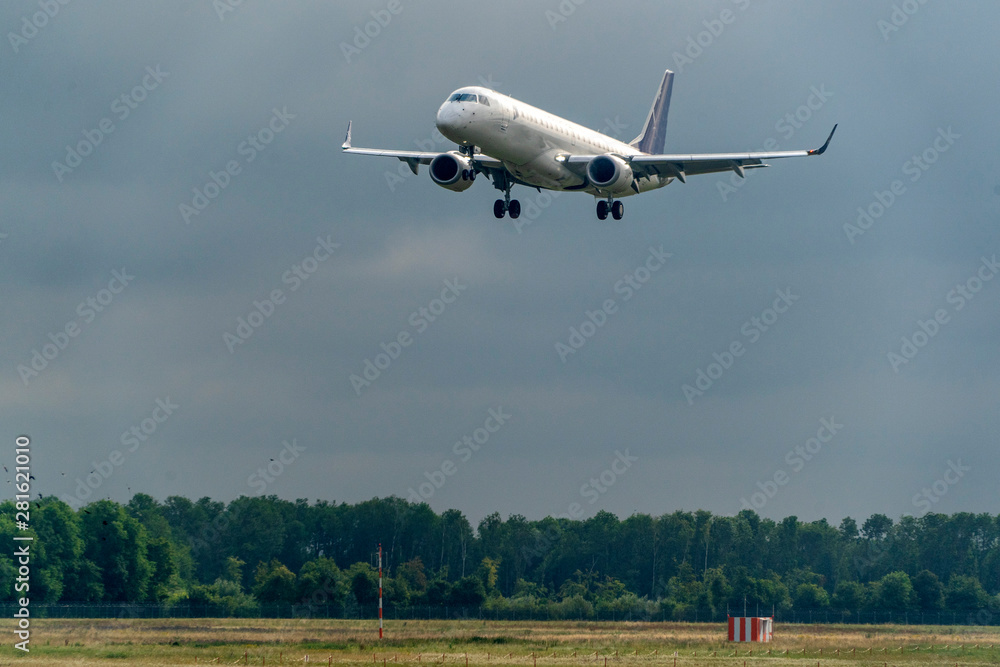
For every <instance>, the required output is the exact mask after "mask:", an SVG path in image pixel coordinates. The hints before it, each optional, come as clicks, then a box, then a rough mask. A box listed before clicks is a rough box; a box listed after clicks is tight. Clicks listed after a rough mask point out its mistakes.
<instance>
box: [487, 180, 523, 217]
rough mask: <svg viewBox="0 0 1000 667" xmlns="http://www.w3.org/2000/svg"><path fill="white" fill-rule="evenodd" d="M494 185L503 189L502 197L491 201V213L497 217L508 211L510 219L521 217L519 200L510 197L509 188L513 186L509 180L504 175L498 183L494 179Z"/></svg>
mask: <svg viewBox="0 0 1000 667" xmlns="http://www.w3.org/2000/svg"><path fill="white" fill-rule="evenodd" d="M494 185H495V186H496V188H497V190H503V199H498V200H496V201H495V202H493V215H494V216H495V217H496V218H497V219H500V218H502V217H503V216H504V214H505V213H510V217H511V219H514V220H516V219H517V218H519V217H521V202H519V201H517V200H516V199H511V198H510V189H511V188H512V187H514V184H513V183H512V182H511V180H510V179H509V178H506V177H504V179H503V181H501V182H500V183H499V184H498V183H497V182H496V181H494Z"/></svg>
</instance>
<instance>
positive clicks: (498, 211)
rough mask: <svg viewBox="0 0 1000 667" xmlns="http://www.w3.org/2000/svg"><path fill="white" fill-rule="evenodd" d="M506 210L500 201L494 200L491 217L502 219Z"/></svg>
mask: <svg viewBox="0 0 1000 667" xmlns="http://www.w3.org/2000/svg"><path fill="white" fill-rule="evenodd" d="M506 208H507V207H506V206H505V205H504V203H503V200H502V199H498V200H496V201H495V202H493V215H494V216H496V218H497V219H499V218H502V217H503V215H504V213H506V212H507V211H506ZM511 217H514V216H511Z"/></svg>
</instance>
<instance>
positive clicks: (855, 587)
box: [833, 581, 865, 611]
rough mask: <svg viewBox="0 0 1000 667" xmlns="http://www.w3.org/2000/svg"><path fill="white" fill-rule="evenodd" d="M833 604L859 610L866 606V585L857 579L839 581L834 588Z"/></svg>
mask: <svg viewBox="0 0 1000 667" xmlns="http://www.w3.org/2000/svg"><path fill="white" fill-rule="evenodd" d="M833 606H834V607H836V608H837V609H846V610H849V611H857V610H859V609H861V608H862V607H864V606H865V587H864V584H861V583H858V582H857V581H839V582H837V585H836V587H835V588H834V589H833Z"/></svg>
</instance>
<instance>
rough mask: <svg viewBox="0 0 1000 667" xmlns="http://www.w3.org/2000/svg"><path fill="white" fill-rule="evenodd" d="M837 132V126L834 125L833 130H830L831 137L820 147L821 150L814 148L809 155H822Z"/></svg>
mask: <svg viewBox="0 0 1000 667" xmlns="http://www.w3.org/2000/svg"><path fill="white" fill-rule="evenodd" d="M836 131H837V126H836V125H834V126H833V129H832V130H830V136H829V137H827V138H826V141H825V142H823V145H822V146H820V147H819V148H814V149H813V150H811V151H809V155H822V154H823V153H824V152H825V151H826V147H827V146H829V145H830V139H833V133H834V132H836Z"/></svg>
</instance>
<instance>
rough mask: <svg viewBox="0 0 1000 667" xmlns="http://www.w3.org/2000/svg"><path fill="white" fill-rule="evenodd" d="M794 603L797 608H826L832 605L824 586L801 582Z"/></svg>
mask: <svg viewBox="0 0 1000 667" xmlns="http://www.w3.org/2000/svg"><path fill="white" fill-rule="evenodd" d="M794 603H795V608H796V609H825V608H827V607H829V606H830V596H829V594H828V593H827V592H826V591H825V590H824V589H823V587H822V586H817V585H816V584H799V585H798V586H797V587H796V588H795V601H794Z"/></svg>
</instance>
